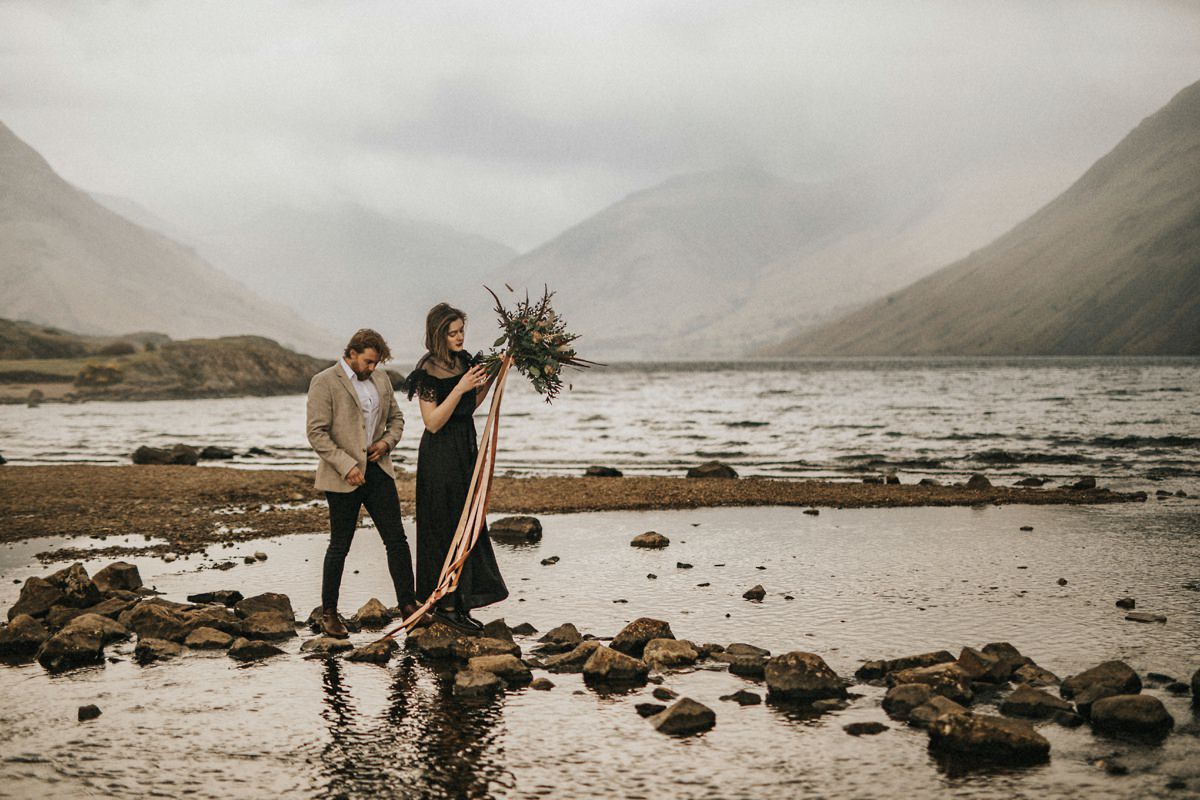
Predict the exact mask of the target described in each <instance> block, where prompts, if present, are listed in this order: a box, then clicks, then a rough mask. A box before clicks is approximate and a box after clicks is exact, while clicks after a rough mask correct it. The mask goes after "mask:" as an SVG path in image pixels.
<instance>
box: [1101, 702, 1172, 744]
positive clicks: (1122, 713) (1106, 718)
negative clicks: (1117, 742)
mask: <svg viewBox="0 0 1200 800" xmlns="http://www.w3.org/2000/svg"><path fill="white" fill-rule="evenodd" d="M1091 719H1092V727H1093V728H1095V729H1096V730H1098V731H1103V732H1104V733H1113V734H1124V735H1128V736H1134V737H1139V738H1148V739H1152V740H1159V739H1162V738H1164V737H1165V736H1166V735H1167V734H1168V733H1170V732H1171V729H1172V728H1174V727H1175V719H1174V717H1172V716H1171V715H1170V714H1169V713H1167V709H1166V708H1165V707H1164V706H1163V704H1162V701H1161V700H1159V699H1158V698H1157V697H1151V696H1149V695H1145V694H1122V695H1115V696H1113V697H1105V698H1103V699H1101V700H1097V701H1096V702H1095V703H1093V704H1092V714H1091Z"/></svg>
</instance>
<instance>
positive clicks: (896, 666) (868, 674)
mask: <svg viewBox="0 0 1200 800" xmlns="http://www.w3.org/2000/svg"><path fill="white" fill-rule="evenodd" d="M951 661H954V656H953V655H952V654H951V653H950V651H949V650H936V651H934V652H931V653H918V654H917V655H915V656H904V657H903V658H893V659H880V660H877V661H868V662H866V663H865V664H863V665H862V666H861V667H859V668H858V669H857V670H856V671H855V673H854V677H856V678H858V679H859V680H860V681H872V680H878V679H879V678H886V677H887V676H888V675H889V674H891V673H893V672H899V671H900V670H902V669H912V668H913V667H931V666H933V665H934V664H948V663H950V662H951Z"/></svg>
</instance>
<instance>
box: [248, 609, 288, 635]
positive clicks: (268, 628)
mask: <svg viewBox="0 0 1200 800" xmlns="http://www.w3.org/2000/svg"><path fill="white" fill-rule="evenodd" d="M242 635H243V636H245V637H246V638H247V639H265V640H267V641H273V642H274V641H279V640H280V639H290V638H291V637H293V636H295V635H296V618H295V617H293V616H291V615H284V614H280V613H278V612H277V611H256V612H255V613H253V614H251V615H249V616H248V617H246V618H245V619H244V620H242Z"/></svg>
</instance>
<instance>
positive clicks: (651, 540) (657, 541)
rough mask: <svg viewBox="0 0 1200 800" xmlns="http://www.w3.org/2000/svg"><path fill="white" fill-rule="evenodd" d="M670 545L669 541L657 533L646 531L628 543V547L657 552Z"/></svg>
mask: <svg viewBox="0 0 1200 800" xmlns="http://www.w3.org/2000/svg"><path fill="white" fill-rule="evenodd" d="M670 544H671V540H670V539H668V538H667V537H666V536H663V535H662V534H661V533H659V532H658V531H646V532H645V533H639V534H638V535H637V536H635V537H633V539H632V540H630V542H629V546H630V547H644V548H647V549H650V550H658V549H661V548H663V547H667V546H669V545H670Z"/></svg>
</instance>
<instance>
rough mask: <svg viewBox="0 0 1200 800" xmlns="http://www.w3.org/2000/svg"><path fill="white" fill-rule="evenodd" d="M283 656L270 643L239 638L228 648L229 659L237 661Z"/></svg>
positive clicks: (281, 652)
mask: <svg viewBox="0 0 1200 800" xmlns="http://www.w3.org/2000/svg"><path fill="white" fill-rule="evenodd" d="M280 655H283V651H282V650H280V649H279V648H278V647H276V646H275V645H273V644H271V643H270V642H262V641H257V640H252V639H246V638H240V639H236V640H234V642H233V644H232V645H230V647H229V657H230V658H235V659H237V660H238V661H258V660H259V659H263V658H269V657H271V656H280Z"/></svg>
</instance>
